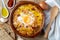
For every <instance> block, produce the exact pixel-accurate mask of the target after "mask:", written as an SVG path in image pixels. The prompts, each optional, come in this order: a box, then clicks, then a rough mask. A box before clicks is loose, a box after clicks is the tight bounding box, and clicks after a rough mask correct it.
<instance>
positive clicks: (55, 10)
mask: <svg viewBox="0 0 60 40" xmlns="http://www.w3.org/2000/svg"><path fill="white" fill-rule="evenodd" d="M57 15H58V7H57V6H54V7H52V8H51V15H50V21H49V24H48V26H47V28H46V31H45V35H44V38H48V34H49V31H50V28H51V25H52V22H53V21H54V19H55V18H56V16H57Z"/></svg>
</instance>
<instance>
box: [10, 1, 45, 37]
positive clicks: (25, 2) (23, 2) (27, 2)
mask: <svg viewBox="0 0 60 40" xmlns="http://www.w3.org/2000/svg"><path fill="white" fill-rule="evenodd" d="M24 4H32V5H35V6H36V7H37V8H38V9H39V10H41V12H42V14H43V22H42V25H41V28H40V30H38V32H37V33H35V34H34V35H32V36H24V35H21V34H20V33H19V32H18V31H17V30H16V29H15V27H14V25H13V14H14V12H15V10H16V9H17V8H18V7H19V6H21V5H24ZM44 21H45V15H44V13H43V10H42V8H41V7H40V6H39V4H37V3H34V2H31V1H20V2H19V3H17V4H16V5H15V7H14V8H13V10H12V13H11V15H10V24H11V27H12V29H13V30H14V32H15V33H16V34H18V35H20V36H24V37H35V36H36V35H38V33H41V30H42V29H43V26H44Z"/></svg>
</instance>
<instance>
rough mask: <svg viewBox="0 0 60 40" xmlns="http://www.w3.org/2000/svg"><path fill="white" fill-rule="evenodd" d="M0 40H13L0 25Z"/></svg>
mask: <svg viewBox="0 0 60 40" xmlns="http://www.w3.org/2000/svg"><path fill="white" fill-rule="evenodd" d="M0 40H14V39H13V38H11V37H10V36H9V35H8V33H7V32H6V31H5V30H4V29H3V28H2V26H1V25H0Z"/></svg>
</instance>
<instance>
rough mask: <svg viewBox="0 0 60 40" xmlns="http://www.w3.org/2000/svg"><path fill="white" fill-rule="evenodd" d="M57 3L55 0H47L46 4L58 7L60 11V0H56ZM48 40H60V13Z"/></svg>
mask: <svg viewBox="0 0 60 40" xmlns="http://www.w3.org/2000/svg"><path fill="white" fill-rule="evenodd" d="M55 1H56V2H57V3H56V2H55ZM55 1H54V0H46V3H47V4H48V5H50V6H51V7H53V6H55V5H56V6H57V7H58V8H59V10H60V7H59V6H60V2H59V0H55ZM49 14H50V13H49ZM48 18H49V17H48ZM48 18H47V19H48ZM47 19H46V21H47ZM45 23H48V22H45ZM46 25H47V24H46ZM48 40H60V11H59V12H58V16H57V17H56V19H55V20H54V22H53V24H52V25H51V30H50V32H49V35H48Z"/></svg>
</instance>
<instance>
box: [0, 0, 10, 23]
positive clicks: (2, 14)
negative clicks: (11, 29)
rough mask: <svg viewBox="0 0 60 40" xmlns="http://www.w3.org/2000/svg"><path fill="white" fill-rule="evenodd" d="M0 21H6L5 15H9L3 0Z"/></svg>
mask: <svg viewBox="0 0 60 40" xmlns="http://www.w3.org/2000/svg"><path fill="white" fill-rule="evenodd" d="M1 16H2V17H1V18H0V23H4V22H7V20H8V19H7V17H8V16H9V12H8V9H7V8H6V6H5V4H4V0H2V13H1Z"/></svg>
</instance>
